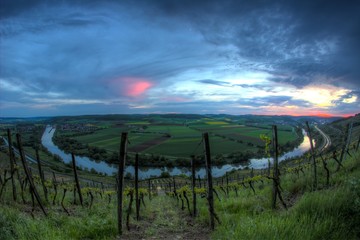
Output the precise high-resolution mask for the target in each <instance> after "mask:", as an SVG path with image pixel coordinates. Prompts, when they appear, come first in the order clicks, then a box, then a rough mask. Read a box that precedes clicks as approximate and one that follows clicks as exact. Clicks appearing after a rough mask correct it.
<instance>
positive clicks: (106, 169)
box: [41, 126, 310, 179]
mask: <svg viewBox="0 0 360 240" xmlns="http://www.w3.org/2000/svg"><path fill="white" fill-rule="evenodd" d="M55 130H56V129H55V128H52V127H51V126H47V127H46V129H45V131H44V133H43V135H42V137H41V143H42V145H43V146H44V147H46V148H47V149H48V150H49V151H50V152H51V153H53V154H56V155H59V156H60V157H61V158H62V159H63V161H64V162H65V163H70V162H71V155H70V154H67V153H65V152H64V151H62V150H61V149H59V148H58V147H57V146H56V145H55V144H54V143H53V141H52V138H53V136H54V133H55ZM303 134H304V139H303V141H302V143H301V144H300V145H299V146H298V147H297V148H295V149H294V150H292V151H290V152H287V153H285V154H284V155H282V156H281V157H280V158H279V161H284V160H286V159H288V158H291V157H297V156H301V155H302V154H304V153H305V152H307V151H308V150H309V149H310V140H309V137H308V136H307V135H306V132H305V130H303ZM270 161H271V162H273V159H272V158H270ZM76 165H77V166H79V167H80V168H82V169H85V170H91V169H94V170H95V171H97V172H100V173H105V174H107V175H113V174H115V173H116V172H117V171H118V169H117V167H116V166H115V165H111V164H108V163H106V162H103V161H95V160H92V159H89V158H88V157H81V156H76ZM267 166H268V158H261V159H250V161H249V163H248V164H225V165H223V166H214V167H212V173H213V176H214V177H221V176H223V175H225V173H226V172H228V171H231V170H233V169H235V170H238V169H243V168H245V167H249V168H254V169H262V168H267ZM164 171H166V172H169V173H170V175H172V176H174V175H179V174H185V175H188V176H190V175H191V171H190V169H187V168H181V167H174V168H166V167H163V168H150V167H143V168H139V178H140V179H145V178H149V177H151V176H160V175H161V173H162V172H164ZM134 172H135V170H134V167H133V166H127V167H126V168H125V174H126V173H130V174H131V175H134ZM205 175H206V172H205V168H199V169H198V170H197V171H196V176H200V177H201V178H204V177H205Z"/></svg>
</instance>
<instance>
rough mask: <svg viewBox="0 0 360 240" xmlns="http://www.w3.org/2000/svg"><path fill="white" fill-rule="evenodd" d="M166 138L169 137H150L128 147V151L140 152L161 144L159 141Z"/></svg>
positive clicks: (161, 141) (163, 140)
mask: <svg viewBox="0 0 360 240" xmlns="http://www.w3.org/2000/svg"><path fill="white" fill-rule="evenodd" d="M168 139H169V137H165V136H161V137H158V138H154V139H151V140H149V141H145V142H143V143H141V144H138V145H136V146H133V147H130V148H129V151H130V152H142V151H145V150H146V149H148V148H150V147H153V146H156V145H158V144H161V143H163V142H165V141H166V140H168Z"/></svg>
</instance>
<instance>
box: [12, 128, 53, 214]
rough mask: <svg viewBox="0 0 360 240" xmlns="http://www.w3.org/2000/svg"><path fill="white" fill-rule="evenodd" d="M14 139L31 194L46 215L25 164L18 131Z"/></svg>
mask: <svg viewBox="0 0 360 240" xmlns="http://www.w3.org/2000/svg"><path fill="white" fill-rule="evenodd" d="M16 140H17V144H18V148H19V153H20V158H21V163H22V165H23V167H24V171H25V174H26V178H27V179H28V182H29V184H30V191H31V193H32V195H35V198H36V201H37V202H38V204H39V206H40V208H41V210H42V212H43V213H44V215H45V216H47V213H46V210H45V208H44V205H43V204H42V202H41V198H40V195H39V193H38V192H37V190H36V187H35V184H34V181H33V179H32V176H31V173H30V170H29V168H28V165H27V162H26V159H25V154H24V150H23V148H22V143H21V136H20V134H19V133H18V134H16Z"/></svg>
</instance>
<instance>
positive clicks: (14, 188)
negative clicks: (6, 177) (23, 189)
mask: <svg viewBox="0 0 360 240" xmlns="http://www.w3.org/2000/svg"><path fill="white" fill-rule="evenodd" d="M7 136H8V144H9V158H10V171H11V185H12V193H13V200H14V201H15V202H16V185H15V179H14V173H15V171H16V169H15V161H14V153H13V148H12V141H11V132H10V129H8V130H7Z"/></svg>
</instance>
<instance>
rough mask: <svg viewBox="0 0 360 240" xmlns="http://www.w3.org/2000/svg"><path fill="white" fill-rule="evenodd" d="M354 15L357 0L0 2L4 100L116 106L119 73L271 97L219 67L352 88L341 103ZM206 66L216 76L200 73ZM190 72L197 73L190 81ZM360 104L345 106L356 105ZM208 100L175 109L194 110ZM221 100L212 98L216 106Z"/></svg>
mask: <svg viewBox="0 0 360 240" xmlns="http://www.w3.org/2000/svg"><path fill="white" fill-rule="evenodd" d="M359 12H360V3H359V1H346V2H345V1H324V0H313V1H287V0H275V1H265V0H254V1H245V0H224V1H217V0H196V1H194V0H183V1H178V0H153V1H146V0H138V1H130V0H123V1H110V0H107V1H101V0H87V1H85V0H74V1H70V0H65V1H55V0H53V1H51V0H48V1H43V0H2V1H1V3H0V21H1V22H0V23H1V24H0V38H1V39H0V40H1V41H0V50H1V52H0V83H2V84H3V86H1V88H0V94H1V97H0V100H2V101H0V104H2V105H5V104H8V105H9V106H10V105H11V104H15V105H16V104H19V103H26V102H31V101H32V100H31V99H32V98H35V97H36V98H37V99H38V100H39V99H40V97H41V95H43V96H42V97H43V98H48V99H50V100H54V101H55V100H59V99H64V98H68V99H70V100H72V101H73V102H75V103H76V102H77V101H75V100H79V101H80V102H81V100H84V101H85V100H86V101H85V102H87V101H90V100H94V102H95V103H93V102H92V103H91V104H93V105H92V106H94V107H98V105H96V104H98V103H97V102H99V104H100V103H101V102H103V101H104V102H111V103H113V104H117V102H116V101H117V100H118V99H120V100H119V101H120V102H121V101H125V100H126V99H125V100H124V90H123V89H126V86H122V85H121V84H123V83H124V82H122V78H124V77H137V78H139V79H142V80H143V81H147V82H149V83H151V87H154V88H155V87H158V86H159V87H161V88H163V89H166V88H167V87H169V90H168V92H171V91H172V89H171V88H172V87H173V85H174V83H176V82H181V81H185V80H186V79H200V80H198V81H196V80H194V82H198V83H203V84H210V85H214V86H219V87H227V89H229V88H231V87H241V88H243V89H240V90H244V89H245V90H246V91H248V90H249V91H253V89H259V90H263V91H265V92H268V93H274V94H275V92H274V87H273V86H271V84H269V83H266V85H264V84H261V83H260V84H258V83H252V82H251V78H250V80H249V82H246V84H232V83H231V84H230V83H229V82H226V81H225V80H222V76H223V75H222V74H225V73H226V74H227V76H231V75H232V74H233V75H234V76H235V75H236V74H237V73H238V72H263V73H267V74H268V77H267V80H268V81H270V83H274V86H275V87H276V86H278V85H279V84H283V83H285V84H289V85H293V86H296V87H297V88H299V89H301V88H303V87H304V86H306V85H311V84H328V85H335V86H340V87H345V88H347V89H353V90H354V92H352V93H351V94H348V95H346V96H343V97H342V98H340V99H338V100H337V103H336V104H338V105H339V106H340V105H342V103H343V102H346V101H348V102H349V101H350V100H351V99H352V98H353V96H357V97H359V93H358V91H359V89H360V81H359V79H360V66H359V64H360V18H359V17H360V14H359ZM224 66H226V67H224ZM194 69H196V71H194ZM209 69H210V70H211V71H212V73H213V76H211V75H209V76H202V72H206V70H209ZM188 72H190V73H192V72H196V74H197V75H194V76H191V77H190V78H189V75H186V74H185V73H188ZM184 75H186V76H185V77H183V76H184ZM235 80H236V79H235ZM116 81H117V82H118V83H117V84H114V82H116ZM114 86H117V87H118V88H122V89H118V88H115V87H114ZM219 94H220V92H219ZM223 94H224V95H226V94H227V93H225V92H224V93H223ZM19 95H21V96H22V97H19ZM204 95H206V94H204ZM189 98H190V96H189ZM358 99H359V98H358ZM242 101H244V102H242V103H241V104H245V105H246V104H247V105H248V106H250V105H251V104H254V106H259V107H260V106H264V105H266V104H280V105H281V104H293V105H299V106H307V104H308V103H305V102H301V101H294V100H293V99H289V98H288V97H281V96H280V97H263V98H260V97H258V98H253V99H251V100H242ZM1 102H2V103H1ZM35 102H36V103H37V104H38V101H35ZM60 102H61V101H60ZM70 102H71V101H70ZM90 102H91V101H90ZM358 102H359V100H357V101H356V102H355V103H351V104H349V105H348V106H347V107H348V108H349V109H351V107H352V108H353V109H356V106H359V105H358ZM49 104H50V105H51V104H53V103H52V102H50V103H49ZM174 104H175V103H174ZM181 104H184V105H183V106H184V107H180V105H181ZM205 104H206V103H204V102H197V103H196V104H193V105H191V104H187V105H186V104H185V103H177V106H179V110H180V108H181V109H182V110H184V109H186V106H189V105H191V106H192V109H193V110H194V111H196V109H202V107H204V106H205ZM226 104H228V103H224V102H223V103H214V104H213V105H212V107H213V108H212V109H214V110H215V109H216V108H221V106H225V105H226ZM356 104H357V105H356ZM206 105H209V104H206ZM51 106H53V105H51ZM79 106H80V105H79ZM172 106H173V105H172ZM349 106H351V107H349ZM38 107H41V106H40V105H39V106H38ZM162 107H164V106H162ZM169 108H171V107H169ZM61 109H62V110H63V111H66V106H64V107H61ZM69 109H70V107H69ZM109 109H110V107H109ZM119 109H121V110H124V109H126V107H124V106H122V107H119ZM339 109H340V108H337V110H339ZM349 109H347V110H346V111H350V110H349ZM158 110H159V111H160V110H161V109H160V108H159V109H158Z"/></svg>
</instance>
